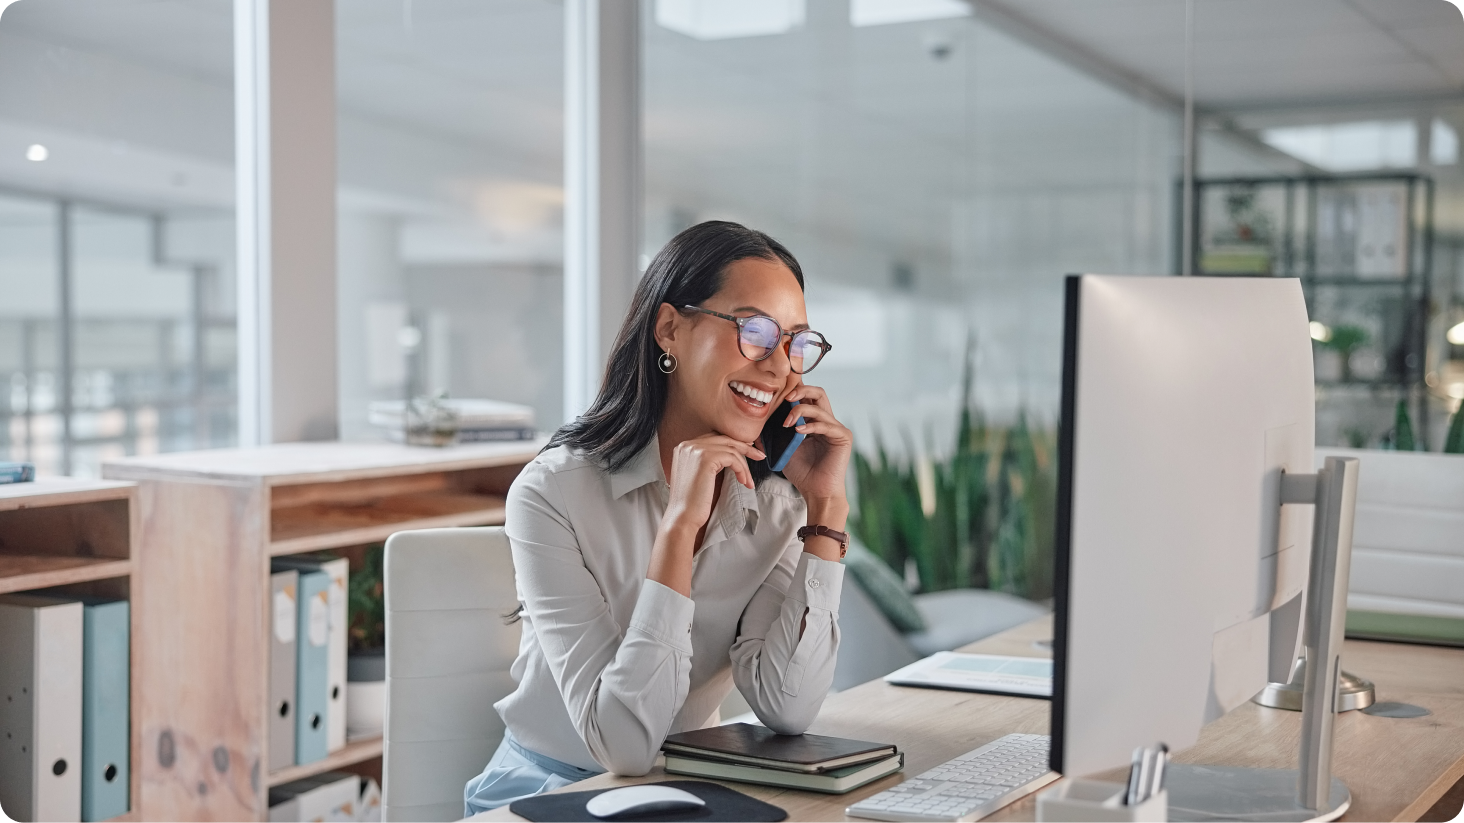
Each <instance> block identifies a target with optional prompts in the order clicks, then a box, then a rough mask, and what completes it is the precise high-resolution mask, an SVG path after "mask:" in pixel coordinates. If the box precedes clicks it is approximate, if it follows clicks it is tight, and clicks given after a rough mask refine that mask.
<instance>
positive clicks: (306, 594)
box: [295, 570, 330, 765]
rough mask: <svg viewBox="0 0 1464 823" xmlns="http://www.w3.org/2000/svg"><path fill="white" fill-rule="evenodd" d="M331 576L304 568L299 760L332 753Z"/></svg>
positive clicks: (298, 644)
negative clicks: (329, 716)
mask: <svg viewBox="0 0 1464 823" xmlns="http://www.w3.org/2000/svg"><path fill="white" fill-rule="evenodd" d="M329 597H330V575H329V574H326V573H325V572H318V571H317V572H312V571H304V570H301V571H300V601H299V605H300V622H299V623H298V625H297V628H296V634H295V655H296V656H295V660H296V668H295V762H296V763H298V764H300V765H304V764H306V763H314V762H315V761H317V760H322V759H324V758H325V756H326V755H327V754H329V753H330V741H329V739H328V738H327V736H326V729H327V727H328V723H327V720H326V712H327V711H328V710H329V706H330V654H329V650H330V601H329Z"/></svg>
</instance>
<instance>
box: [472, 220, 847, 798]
mask: <svg viewBox="0 0 1464 823" xmlns="http://www.w3.org/2000/svg"><path fill="white" fill-rule="evenodd" d="M785 330H786V331H785ZM829 348H830V347H829V345H828V343H827V342H826V341H824V340H823V337H822V336H821V335H819V334H818V333H817V332H814V331H812V330H810V329H809V328H808V318H807V309H806V307H805V306H804V302H803V274H802V270H801V269H800V267H799V265H798V261H797V260H796V259H794V257H793V255H792V254H791V253H790V252H789V251H788V250H787V249H786V248H784V247H783V246H782V245H781V244H779V243H778V242H777V241H775V240H773V239H772V238H771V237H768V236H767V235H766V234H763V233H762V232H758V231H754V230H751V229H748V228H745V227H743V226H740V225H737V224H735V223H725V222H708V223H702V224H700V225H697V226H693V227H691V228H690V229H687V230H686V231H684V232H682V233H681V234H679V235H677V236H676V237H675V238H673V239H672V240H671V242H670V243H668V244H667V245H666V247H665V248H664V249H662V250H661V252H660V254H658V255H657V256H656V259H655V260H654V261H652V263H651V265H650V268H649V269H648V270H647V271H646V275H645V277H644V278H642V280H641V282H640V285H639V286H638V287H637V289H636V294H635V297H634V299H633V301H632V304H631V308H630V312H629V313H628V315H627V317H626V319H625V323H624V325H623V326H622V327H621V329H620V333H619V335H618V336H617V338H616V341H615V347H614V350H613V351H612V353H611V356H610V363H609V366H608V368H607V369H606V373H605V380H604V383H603V384H602V385H601V388H600V393H599V397H598V398H597V399H596V400H595V402H594V404H593V405H592V406H591V407H590V409H589V411H587V412H586V413H585V414H584V415H583V416H582V417H580V418H579V419H578V420H575V421H574V422H572V423H570V424H568V425H566V426H564V427H563V428H561V429H560V430H559V431H558V432H556V433H555V435H554V438H553V439H552V440H551V441H550V443H549V446H548V447H546V449H545V450H544V452H543V453H541V454H540V455H539V457H538V458H537V459H535V460H534V462H532V463H530V464H529V465H528V466H527V467H525V469H524V471H523V472H522V473H521V474H520V475H519V477H518V479H517V480H515V481H514V484H513V487H512V488H511V489H510V490H509V494H508V512H507V523H506V526H505V529H506V531H507V534H508V538H509V541H510V543H511V544H512V546H513V562H514V570H515V574H516V576H517V581H518V590H519V595H520V597H521V598H522V602H521V605H520V609H519V615H520V616H521V617H522V619H523V638H522V641H521V643H520V645H519V649H520V651H519V658H518V660H517V661H516V662H515V663H514V672H515V673H516V674H517V675H518V688H517V689H516V690H515V691H514V693H513V694H511V695H509V696H508V697H507V698H505V699H503V700H502V701H500V702H499V703H498V704H497V705H496V706H495V708H496V709H497V710H498V712H499V714H500V715H502V717H503V720H504V724H505V725H506V726H507V732H506V733H505V735H504V741H503V744H502V745H501V746H500V747H499V749H498V751H497V753H495V754H494V756H493V759H492V760H491V761H490V762H489V764H488V766H487V768H486V769H484V771H483V773H482V774H480V775H479V776H478V777H475V778H473V780H471V781H469V782H468V785H467V788H466V792H465V798H464V800H465V812H466V813H467V814H474V813H477V812H479V811H483V810H485V809H490V808H495V807H497V806H501V805H504V804H506V803H509V802H512V801H513V800H515V799H517V798H519V797H523V796H526V795H531V794H537V793H539V792H543V791H548V790H550V789H554V788H557V787H559V786H563V785H566V784H567V783H571V782H574V781H576V780H580V779H582V778H584V777H588V776H590V775H592V774H596V773H599V772H601V771H605V770H609V771H613V772H616V773H618V774H632V775H633V774H644V773H645V772H646V771H648V770H649V769H650V768H651V765H652V764H653V763H654V762H655V758H656V753H657V752H658V751H659V749H660V747H661V743H662V742H663V741H664V740H665V739H666V736H667V735H668V734H672V733H675V732H680V731H686V730H690V729H698V728H702V727H704V726H707V725H714V724H715V723H717V722H718V717H717V707H718V706H719V705H720V704H721V702H722V700H723V698H725V697H726V696H727V694H728V692H729V691H730V690H731V689H732V687H733V686H734V684H735V686H736V688H737V689H738V690H739V691H740V692H741V693H742V696H743V697H744V698H745V699H746V700H747V703H748V705H750V706H751V707H752V709H753V711H755V712H756V713H757V715H758V717H759V718H760V719H761V720H762V722H763V723H764V724H765V725H766V726H768V727H769V728H772V729H774V730H776V731H778V732H782V733H785V734H798V733H801V732H803V731H804V730H805V729H806V728H808V725H809V724H810V723H811V722H812V721H813V718H814V717H815V716H816V715H817V714H818V709H819V707H820V706H821V705H822V704H823V699H824V696H825V694H826V693H827V692H828V689H829V684H830V682H831V681H832V678H833V673H834V663H835V658H836V655H837V652H838V647H839V627H838V610H839V594H840V590H841V585H842V582H843V571H844V569H843V566H842V565H840V564H839V562H838V560H839V557H840V556H841V554H842V551H843V549H844V544H845V543H846V542H847V539H848V538H847V536H846V535H844V534H843V532H842V529H843V528H844V521H845V519H846V518H847V516H848V513H849V504H848V502H847V500H846V499H845V497H844V473H845V470H846V469H847V467H848V463H849V456H850V450H851V448H852V445H853V443H852V438H851V437H850V434H849V431H848V429H846V428H844V426H843V425H842V424H841V423H840V422H839V421H838V419H837V418H835V416H834V413H833V410H832V408H831V407H830V405H829V399H828V396H827V395H826V394H825V393H824V391H823V390H822V389H820V388H817V387H815V386H810V385H807V384H806V383H804V380H803V378H804V375H806V374H807V373H808V372H809V371H811V370H812V368H813V367H814V366H816V365H817V364H818V361H819V359H820V358H821V357H822V356H823V355H824V354H825V353H826V352H827V351H828V350H829ZM785 400H786V401H790V402H796V403H797V404H798V409H797V411H796V412H789V413H787V414H786V415H784V414H780V413H779V412H778V411H777V410H778V408H779V405H780V404H781V403H782V402H783V401H785ZM774 415H777V416H776V417H774ZM800 417H801V418H802V421H801V422H797V420H798V418H800ZM771 426H782V427H785V428H787V427H795V428H796V429H797V431H798V432H800V433H802V434H804V435H805V436H806V439H805V441H804V443H803V445H802V446H801V447H800V448H799V449H798V450H797V451H796V452H794V454H793V456H792V458H791V459H790V460H789V462H788V463H787V465H786V468H785V469H784V470H783V471H782V472H781V473H774V472H773V471H772V470H771V469H769V468H768V465H767V462H766V458H767V455H766V454H764V452H763V450H762V440H761V436H762V432H763V431H764V429H765V427H771ZM693 616H694V617H695V619H694V620H693Z"/></svg>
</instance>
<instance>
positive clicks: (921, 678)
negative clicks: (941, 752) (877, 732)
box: [884, 652, 1052, 699]
mask: <svg viewBox="0 0 1464 823" xmlns="http://www.w3.org/2000/svg"><path fill="white" fill-rule="evenodd" d="M884 679H885V681H886V682H889V683H894V684H895V685H898V686H925V687H927V688H932V689H958V690H961V691H969V692H988V693H990V694H1010V695H1016V696H1018V697H1042V698H1048V699H1050V698H1051V697H1052V661H1051V660H1049V659H1047V658H1044V657H1006V656H1003V655H995V654H960V653H957V652H936V653H935V654H933V655H931V656H930V657H927V658H925V659H924V660H917V661H915V662H914V663H911V664H910V665H908V666H906V667H905V668H903V669H900V670H898V671H894V672H891V673H889V674H887V675H885V678H884Z"/></svg>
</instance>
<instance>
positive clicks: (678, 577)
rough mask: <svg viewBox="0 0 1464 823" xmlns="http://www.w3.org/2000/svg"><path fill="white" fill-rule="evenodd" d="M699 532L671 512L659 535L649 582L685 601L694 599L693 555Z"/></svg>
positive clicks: (649, 572) (652, 553)
mask: <svg viewBox="0 0 1464 823" xmlns="http://www.w3.org/2000/svg"><path fill="white" fill-rule="evenodd" d="M699 528H700V527H699V526H696V525H695V524H691V523H687V522H686V519H685V518H682V517H677V516H676V514H675V513H674V512H671V511H669V510H668V511H667V512H666V516H665V517H663V518H662V519H661V527H660V529H658V530H657V531H656V542H655V544H654V545H653V546H652V547H651V562H650V565H649V566H648V567H647V568H646V579H647V580H654V581H656V582H657V583H660V584H661V585H662V586H665V587H666V588H668V589H670V590H672V591H674V592H677V593H678V594H680V595H682V596H683V597H691V555H692V552H693V550H694V549H695V546H694V545H693V543H694V542H695V541H696V533H697V531H698V530H699Z"/></svg>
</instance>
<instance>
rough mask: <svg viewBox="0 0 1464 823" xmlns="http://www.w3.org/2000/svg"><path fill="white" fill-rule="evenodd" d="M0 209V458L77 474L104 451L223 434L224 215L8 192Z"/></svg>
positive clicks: (229, 422) (228, 342)
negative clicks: (0, 291)
mask: <svg viewBox="0 0 1464 823" xmlns="http://www.w3.org/2000/svg"><path fill="white" fill-rule="evenodd" d="M0 215H4V216H3V217H0V220H3V221H4V224H3V229H0V232H3V235H4V238H5V239H4V242H3V243H0V248H3V249H4V252H3V255H4V257H3V258H0V259H3V264H0V265H3V269H0V278H3V279H4V280H5V281H8V282H6V284H5V287H4V290H5V293H6V295H7V297H8V298H9V299H7V301H6V302H5V305H4V308H3V309H0V330H3V331H0V335H3V337H0V339H3V340H5V344H4V345H0V369H3V375H0V380H3V381H4V383H5V385H6V386H7V387H8V392H0V447H3V448H4V449H6V450H7V451H8V457H9V459H12V460H28V461H31V462H34V463H35V464H36V468H37V470H38V471H39V472H41V473H44V474H69V475H79V476H89V475H94V474H96V471H97V467H99V466H100V464H101V462H102V461H103V460H105V459H107V458H111V457H121V456H123V455H128V454H152V453H156V452H159V451H178V450H183V449H194V448H209V447H216V446H224V445H230V444H232V442H233V439H234V431H235V422H234V421H235V415H236V409H235V387H234V372H235V365H234V321H233V318H232V316H230V315H227V314H224V313H223V312H222V311H221V310H220V304H221V302H224V301H221V300H220V291H221V286H225V287H226V286H227V285H228V284H227V283H221V278H222V276H223V274H224V271H225V270H226V268H227V267H228V265H229V262H230V256H231V248H232V237H231V236H230V232H231V231H232V225H231V221H230V220H228V219H227V218H226V217H220V216H216V215H208V214H196V215H185V216H178V217H170V216H169V215H166V214H162V213H157V212H146V211H140V210H135V209H129V208H127V207H119V206H98V205H94V204H90V203H86V202H80V201H77V200H70V199H67V200H52V199H45V198H39V197H22V196H17V195H8V196H0ZM170 241H171V242H170ZM180 246H181V247H188V246H192V247H193V248H192V251H193V254H192V255H191V256H174V255H175V254H176V253H177V252H178V249H179V247H180Z"/></svg>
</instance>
